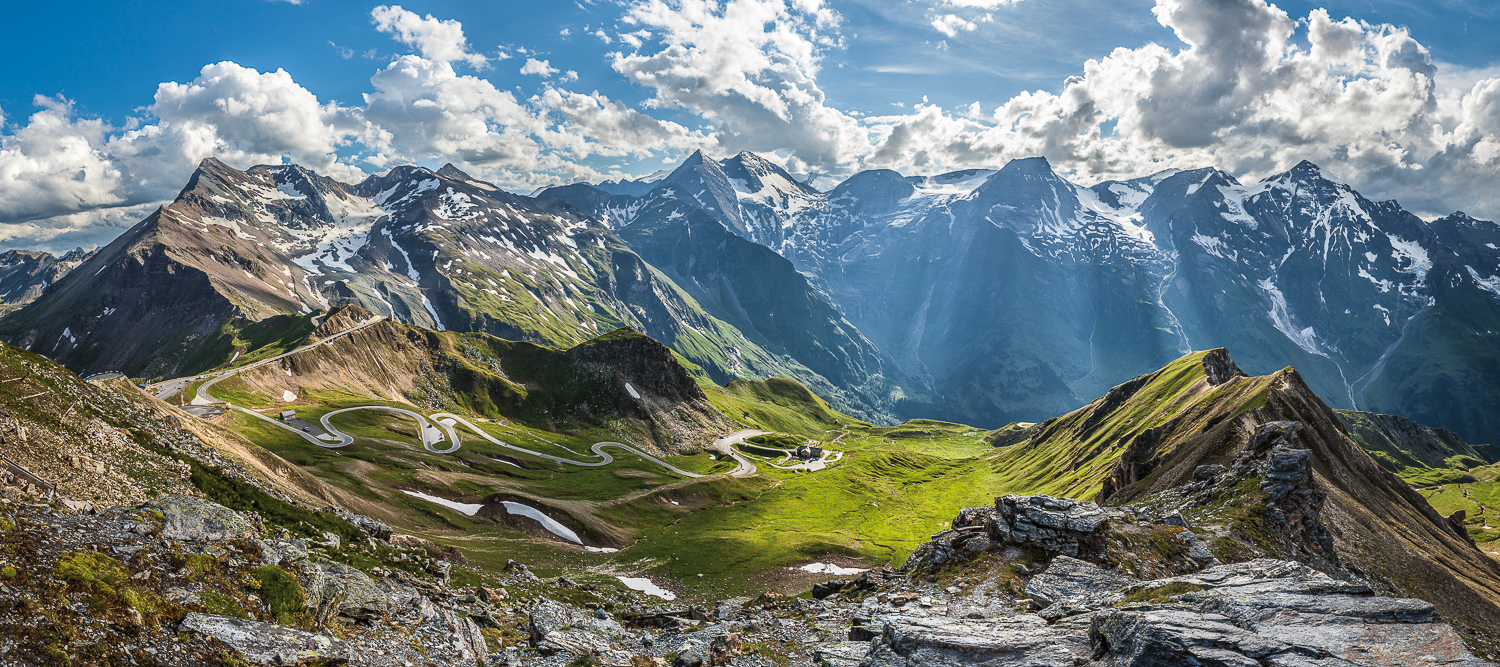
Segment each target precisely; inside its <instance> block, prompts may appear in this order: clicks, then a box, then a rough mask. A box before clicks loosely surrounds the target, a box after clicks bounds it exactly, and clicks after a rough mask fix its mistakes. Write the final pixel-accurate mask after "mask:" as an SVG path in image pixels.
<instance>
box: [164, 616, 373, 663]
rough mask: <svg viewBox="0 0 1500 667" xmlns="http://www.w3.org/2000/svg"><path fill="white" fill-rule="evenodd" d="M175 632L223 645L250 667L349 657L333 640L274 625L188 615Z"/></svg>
mask: <svg viewBox="0 0 1500 667" xmlns="http://www.w3.org/2000/svg"><path fill="white" fill-rule="evenodd" d="M178 630H179V631H181V632H193V633H197V634H200V635H203V636H205V637H212V638H214V639H217V640H219V641H221V642H224V643H225V644H228V645H229V647H230V648H232V649H234V650H235V651H238V652H239V654H240V655H241V656H242V657H244V658H245V659H246V660H248V661H250V662H251V663H253V664H264V665H291V664H297V663H298V661H300V660H302V659H304V658H342V659H348V658H349V657H350V656H349V655H348V650H347V649H346V647H345V646H344V644H343V642H340V641H339V640H337V639H334V638H332V637H329V636H327V635H321V634H315V633H311V632H303V631H301V630H294V629H292V628H288V627H284V626H280V625H276V624H274V623H260V622H258V621H247V620H242V619H238V618H230V617H228V616H214V615H212V614H200V613H197V612H192V613H189V614H188V615H187V616H185V617H184V618H183V619H182V623H181V624H179V625H178Z"/></svg>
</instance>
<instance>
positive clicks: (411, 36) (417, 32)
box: [370, 5, 489, 67]
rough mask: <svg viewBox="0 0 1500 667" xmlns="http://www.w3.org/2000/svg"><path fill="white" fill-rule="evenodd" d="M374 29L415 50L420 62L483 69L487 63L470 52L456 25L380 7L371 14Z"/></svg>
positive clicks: (456, 23)
mask: <svg viewBox="0 0 1500 667" xmlns="http://www.w3.org/2000/svg"><path fill="white" fill-rule="evenodd" d="M370 18H371V20H373V21H374V22H375V29H376V30H379V31H380V32H388V33H391V34H393V35H395V37H396V40H397V41H399V42H401V43H402V44H405V45H407V46H411V47H415V48H416V49H417V51H419V52H420V53H421V54H422V57H423V58H426V59H428V60H435V61H438V62H445V63H451V62H466V63H468V64H470V65H473V66H475V67H483V66H484V65H485V64H487V63H488V62H489V60H488V59H487V58H485V57H484V56H482V55H480V54H478V53H474V52H473V51H471V50H470V49H469V42H468V40H467V39H465V38H464V29H463V25H462V24H460V23H459V22H458V21H453V20H446V21H445V20H440V19H436V18H433V16H432V15H431V14H428V15H427V16H425V17H422V16H418V15H417V14H416V12H413V11H410V10H407V9H403V8H402V7H401V5H381V6H379V7H376V8H375V9H374V11H372V12H370Z"/></svg>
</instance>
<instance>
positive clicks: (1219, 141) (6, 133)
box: [0, 0, 1500, 249]
mask: <svg viewBox="0 0 1500 667" xmlns="http://www.w3.org/2000/svg"><path fill="white" fill-rule="evenodd" d="M1009 4H1013V3H1012V2H1007V1H1000V0H938V2H935V3H934V4H933V13H932V14H930V15H929V20H930V21H931V22H932V25H930V26H926V27H925V28H923V29H932V30H936V31H940V32H941V33H943V34H944V35H946V36H948V37H950V38H951V37H954V36H958V38H963V36H964V35H968V34H970V33H973V34H976V35H977V34H979V33H981V32H982V28H983V24H984V23H986V21H987V19H988V17H989V14H988V13H986V12H991V11H995V10H998V9H1002V8H1003V7H1005V6H1007V5H1009ZM1153 13H1154V16H1155V18H1156V20H1157V21H1159V22H1160V23H1161V24H1162V25H1163V26H1165V27H1167V28H1169V29H1171V30H1172V31H1173V33H1174V34H1175V35H1176V36H1177V38H1178V39H1179V40H1180V41H1181V44H1180V45H1175V46H1163V45H1159V44H1147V45H1145V46H1143V47H1140V48H1134V49H1127V48H1119V49H1115V50H1114V51H1112V52H1110V53H1108V54H1101V56H1100V57H1098V58H1096V59H1091V60H1088V61H1087V62H1085V63H1083V64H1082V67H1081V73H1080V74H1079V75H1077V76H1074V77H1071V78H1069V79H1067V80H1066V81H1063V82H1061V83H1060V85H1059V86H1058V87H1057V88H1056V89H1055V90H1054V91H1044V90H1043V91H1032V92H1026V93H1022V94H1020V95H1017V96H1015V97H1014V98H1012V99H1010V100H1009V101H1007V102H1005V103H1003V104H1001V105H999V106H997V107H995V108H993V109H985V108H981V107H980V105H978V104H977V103H975V104H972V105H965V106H962V107H959V108H955V109H945V108H942V107H940V106H937V105H933V104H927V103H921V104H917V105H914V106H913V107H911V108H909V109H907V108H902V109H901V113H899V114H893V115H874V116H865V115H862V114H859V113H856V112H852V111H845V110H842V109H840V108H838V107H837V106H836V105H835V104H834V103H833V102H831V101H830V100H829V99H828V96H827V94H826V93H825V92H824V90H823V88H822V87H821V86H820V85H819V82H818V78H819V74H820V72H821V69H822V63H823V59H824V57H825V56H826V55H827V54H828V53H830V52H833V51H835V50H837V49H841V48H842V47H843V46H844V44H845V40H846V39H851V38H853V37H846V36H845V35H844V34H843V33H842V32H841V24H842V19H841V17H840V16H839V14H838V13H837V12H835V11H834V10H833V9H832V8H831V7H830V6H828V5H827V4H826V3H824V2H823V0H729V1H728V2H722V3H721V2H716V1H712V0H636V1H634V2H630V3H628V4H627V6H626V7H625V8H624V10H623V13H622V14H621V16H620V18H619V20H618V21H617V22H616V24H615V25H614V26H610V27H605V28H601V29H600V30H599V31H598V32H597V33H596V37H598V38H599V39H600V41H602V42H603V43H605V44H610V45H612V46H616V47H618V48H619V49H620V50H618V51H614V52H611V53H609V54H607V55H606V56H605V60H606V63H605V64H607V66H608V67H609V68H611V69H612V71H613V72H614V73H615V74H617V75H618V76H620V77H622V78H623V79H624V80H625V81H628V82H630V83H631V84H632V85H634V86H637V87H638V88H639V89H640V90H642V91H644V92H646V93H647V95H648V98H647V100H646V101H645V103H644V104H641V105H639V106H632V105H628V104H625V103H623V102H621V101H619V100H614V99H610V98H609V97H608V96H606V95H603V94H601V93H599V92H597V91H593V92H581V91H577V90H571V89H569V88H568V84H569V83H570V82H571V81H573V80H576V77H577V75H576V74H575V73H572V72H560V71H559V68H557V67H554V66H552V65H551V63H550V62H549V61H548V60H546V59H543V58H541V57H528V58H527V59H526V62H525V64H524V65H521V66H520V68H519V71H518V73H520V74H522V75H524V76H526V77H541V78H540V79H537V78H531V81H532V82H533V85H537V86H538V91H537V92H536V93H534V94H532V95H531V96H530V97H525V98H522V97H519V96H518V95H517V94H516V92H515V91H514V89H509V90H507V89H502V88H500V87H497V85H496V84H495V83H493V82H492V81H491V80H490V79H489V78H485V77H484V76H481V74H485V73H492V74H495V76H496V78H497V79H498V78H499V76H498V73H497V70H495V69H493V67H492V66H493V64H494V63H496V62H498V61H499V60H502V59H504V58H505V57H508V56H507V55H506V54H504V53H502V52H496V53H492V54H486V53H481V52H479V51H478V50H476V49H475V48H474V47H473V46H472V45H471V44H470V43H469V42H468V40H467V39H466V37H465V35H464V32H463V26H462V25H461V24H460V23H459V22H457V21H454V20H445V19H439V18H435V17H433V16H430V15H429V16H418V15H417V14H415V13H413V12H411V11H408V10H406V9H403V8H401V7H400V6H396V5H391V6H380V7H376V8H375V9H374V10H373V11H372V12H371V15H370V17H371V23H372V25H373V27H374V29H375V30H376V31H378V32H381V33H386V34H389V35H390V36H391V37H392V38H393V39H394V40H395V41H397V42H398V43H400V44H403V45H405V46H407V47H408V48H410V49H412V50H413V51H414V53H411V54H408V55H403V56H399V57H397V58H394V59H393V60H392V61H391V62H389V63H388V64H386V65H384V66H383V67H381V68H380V69H378V70H377V71H376V72H375V73H374V74H373V76H372V77H371V79H370V92H369V93H366V94H365V95H364V97H363V100H362V104H358V105H338V104H334V103H324V102H321V101H319V100H318V98H317V97H316V96H315V95H314V94H313V93H311V92H310V91H308V90H307V89H305V88H303V87H302V86H301V85H299V84H298V83H297V82H296V81H295V80H294V79H293V78H292V76H291V75H290V74H288V73H287V72H285V71H282V70H277V71H275V72H259V71H256V70H254V69H251V68H246V67H242V66H240V65H238V64H235V63H232V62H223V63H215V64H210V65H207V66H205V67H204V68H203V69H202V70H201V71H200V72H199V75H198V77H197V78H195V79H194V80H192V81H190V82H187V83H176V82H168V83H163V84H161V85H159V86H158V88H157V91H156V95H155V97H154V99H153V103H152V104H151V105H150V106H148V107H146V108H145V109H143V110H142V114H141V115H140V116H139V117H135V118H131V119H128V120H127V121H126V122H125V123H124V124H123V125H121V126H118V127H116V126H112V125H110V124H109V123H107V122H105V121H101V120H98V119H90V118H82V117H79V116H78V115H77V114H76V113H75V112H74V110H73V106H72V104H71V102H70V101H68V100H66V99H62V98H57V97H45V96H38V97H37V98H36V99H35V100H34V105H35V110H34V111H33V112H32V113H31V115H30V116H26V117H24V118H22V117H16V116H15V115H14V114H11V115H6V114H5V113H4V112H0V123H7V124H4V125H0V246H7V245H15V246H22V247H27V246H30V247H44V248H51V249H61V248H63V247H71V245H66V244H80V245H91V243H89V241H90V240H93V242H96V243H101V242H104V241H107V240H108V239H109V238H112V237H113V236H114V235H115V234H117V233H118V232H119V231H120V229H121V228H122V227H121V226H122V225H128V224H129V223H130V222H133V220H131V216H136V217H137V219H138V217H139V216H140V215H141V211H142V210H147V211H149V208H150V206H151V205H153V204H154V203H156V202H161V201H164V200H168V199H170V198H171V197H172V196H173V195H174V194H175V193H176V190H177V188H179V187H181V185H182V183H183V182H184V181H185V180H186V178H187V176H188V174H189V173H191V170H192V168H193V167H194V166H195V165H196V164H197V162H198V161H199V160H200V159H201V158H203V157H206V156H209V155H216V156H218V157H220V158H221V159H223V160H225V161H226V162H229V163H230V164H234V165H236V166H242V167H248V166H250V165H252V164H257V163H278V162H282V161H284V160H289V161H295V162H298V163H301V164H305V165H307V166H309V167H311V168H313V169H315V170H318V171H320V172H322V173H327V174H329V175H332V176H334V177H336V178H341V179H346V180H357V179H359V178H362V177H363V176H364V175H365V174H367V173H369V172H373V171H376V170H383V169H386V168H388V167H390V166H393V165H396V164H400V163H407V162H427V163H438V164H440V163H442V162H453V163H455V164H457V165H459V166H460V167H463V168H464V169H466V170H467V171H470V172H471V173H474V174H476V175H478V176H480V177H482V178H487V179H491V180H494V181H496V182H498V183H500V184H502V185H505V186H508V187H512V188H516V189H519V190H523V191H524V190H528V189H530V188H533V187H536V186H538V185H542V184H546V183H555V182H566V181H572V180H579V179H599V178H604V177H618V176H619V175H620V173H619V172H618V171H613V170H612V171H611V172H610V173H608V174H603V173H600V171H599V170H597V169H595V168H594V167H591V166H588V164H586V162H588V161H590V158H600V157H603V158H610V159H614V158H628V159H635V160H644V159H647V158H657V159H658V161H659V160H660V159H675V158H676V157H678V156H680V155H681V154H683V153H686V152H690V151H691V150H695V149H703V150H706V151H709V152H710V153H716V154H729V153H733V152H737V151H740V150H752V151H757V152H760V153H763V154H769V155H770V156H771V157H772V158H773V159H777V160H780V161H782V162H784V163H785V165H786V166H787V167H788V168H789V169H791V170H792V171H794V172H803V173H815V174H822V175H827V176H832V177H841V176H846V175H849V174H852V173H854V172H856V171H858V170H861V169H868V168H890V169H897V170H900V171H904V172H907V173H933V172H939V171H946V170H952V169H962V168H970V167H998V166H1000V165H1002V164H1004V163H1005V162H1006V161H1008V160H1011V159H1014V158H1019V157H1027V156H1032V155H1044V156H1046V157H1048V158H1049V159H1050V160H1051V161H1052V163H1053V164H1054V165H1055V166H1056V167H1057V168H1059V169H1060V170H1062V171H1064V172H1066V173H1068V174H1070V175H1071V176H1072V177H1073V178H1075V179H1076V180H1079V181H1082V182H1092V181H1096V180H1101V179H1106V178H1126V177H1133V176H1138V175H1142V174H1147V173H1152V172H1155V171H1158V170H1160V169H1163V168H1167V167H1179V168H1192V167H1199V166H1205V165H1213V166H1217V167H1219V168H1222V169H1224V170H1226V171H1229V172H1231V173H1234V174H1237V175H1239V176H1241V177H1242V178H1245V179H1255V178H1259V177H1261V176H1264V175H1267V174H1269V173H1273V172H1275V171H1279V170H1282V169H1285V168H1288V167H1290V166H1291V165H1293V164H1295V163H1296V162H1297V161H1300V160H1303V159H1310V160H1313V161H1314V162H1317V163H1319V164H1321V165H1323V166H1324V167H1325V168H1327V169H1328V170H1329V171H1330V172H1332V173H1334V174H1337V175H1339V176H1340V177H1342V178H1343V179H1345V180H1347V181H1349V182H1350V183H1352V184H1354V185H1355V186H1356V187H1358V188H1360V189H1361V190H1363V191H1364V192H1365V193H1366V194H1367V195H1369V196H1372V197H1375V198H1381V199H1385V198H1395V199H1399V200H1400V201H1401V202H1402V203H1403V204H1404V205H1406V206H1407V207H1408V208H1411V209H1413V210H1415V211H1418V212H1421V213H1424V214H1441V213H1446V212H1449V211H1451V210H1453V209H1457V208H1463V209H1465V210H1468V211H1469V212H1470V213H1474V214H1476V215H1480V216H1483V217H1490V218H1494V217H1500V189H1497V188H1495V187H1494V186H1493V181H1494V177H1495V174H1496V173H1497V171H1500V170H1497V167H1500V78H1495V77H1494V76H1492V75H1491V76H1485V73H1483V72H1478V73H1476V72H1466V71H1462V70H1458V69H1457V68H1454V67H1451V66H1444V65H1442V64H1440V63H1437V62H1434V60H1433V59H1432V57H1431V55H1430V53H1429V51H1428V50H1427V48H1425V47H1424V46H1423V45H1421V44H1419V43H1418V42H1416V41H1415V40H1413V39H1412V37H1411V36H1410V35H1409V34H1408V33H1407V32H1406V31H1405V30H1404V29H1401V28H1397V27H1393V26H1390V25H1382V24H1373V23H1368V22H1363V21H1358V20H1355V19H1350V18H1340V19H1335V18H1334V17H1332V16H1331V15H1329V13H1328V12H1327V11H1326V10H1322V9H1318V10H1314V11H1312V12H1311V13H1309V14H1308V15H1307V16H1299V17H1293V16H1290V15H1288V14H1287V13H1286V12H1285V11H1283V10H1281V9H1279V8H1277V7H1276V6H1274V5H1270V4H1267V3H1266V2H1265V1H1264V0H1158V1H1157V3H1156V7H1155V8H1154V10H1153ZM914 29H916V28H914ZM976 29H977V31H976ZM511 72H512V73H511V74H507V75H506V76H510V77H514V76H515V73H516V70H512V71H511ZM538 81H541V83H539V84H538V83H537V82H538ZM663 118H672V119H673V120H663ZM679 121H680V122H679ZM593 162H594V163H597V162H598V160H597V159H595V160H593Z"/></svg>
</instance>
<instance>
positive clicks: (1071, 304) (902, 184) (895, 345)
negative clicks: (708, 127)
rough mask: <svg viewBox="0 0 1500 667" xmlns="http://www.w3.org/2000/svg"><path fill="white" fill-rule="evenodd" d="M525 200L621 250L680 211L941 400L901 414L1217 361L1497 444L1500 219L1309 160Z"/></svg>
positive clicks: (701, 181)
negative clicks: (764, 253)
mask: <svg viewBox="0 0 1500 667" xmlns="http://www.w3.org/2000/svg"><path fill="white" fill-rule="evenodd" d="M616 189H618V188H616ZM540 195H541V196H555V197H558V198H562V199H565V200H567V201H570V202H572V203H574V204H575V205H577V206H579V207H580V208H583V209H584V210H586V211H588V212H590V213H591V214H593V215H594V216H595V217H596V218H598V219H599V220H601V221H603V222H605V223H606V224H608V225H610V226H612V227H613V228H615V229H616V230H617V232H618V233H619V234H621V236H622V237H626V238H628V237H629V236H630V235H631V233H632V230H634V229H638V228H651V227H660V226H663V225H665V224H670V223H671V222H672V221H674V220H675V221H680V220H682V219H683V217H684V215H685V209H687V208H694V209H696V210H698V211H700V212H702V213H703V214H705V215H708V216H711V217H714V218H715V219H717V220H719V221H720V222H721V223H722V224H723V225H724V227H725V229H727V230H730V231H732V232H733V233H735V234H737V235H739V236H741V237H742V238H745V239H746V240H751V241H755V242H758V243H761V244H764V245H766V246H768V247H770V248H772V249H774V250H776V251H777V252H778V253H779V254H781V255H782V256H784V257H786V258H787V259H788V260H789V261H791V262H792V263H793V265H794V266H795V267H796V268H797V270H798V271H800V272H802V273H803V274H804V275H806V276H807V277H808V279H809V281H810V282H811V283H812V284H813V285H814V286H816V287H817V289H818V290H819V292H820V293H821V294H823V295H825V296H826V297H827V299H828V301H829V302H830V303H832V304H833V305H834V306H835V307H836V308H838V310H839V311H840V312H841V313H842V314H843V315H844V316H845V318H847V319H848V321H849V322H851V323H852V324H853V325H854V326H855V327H856V328H857V329H858V330H859V331H860V332H861V333H863V334H864V335H865V336H866V337H868V338H869V340H871V341H872V342H874V343H875V345H876V346H877V347H878V348H879V349H880V350H881V351H882V352H884V353H885V354H887V355H889V357H890V358H891V359H892V360H893V361H895V363H896V367H897V368H898V369H899V370H900V374H899V375H896V374H893V376H894V377H901V376H905V377H910V378H914V379H915V380H916V381H917V382H916V384H917V385H918V386H920V387H922V388H923V389H924V390H926V393H925V394H923V396H935V397H939V398H938V401H937V402H935V403H922V402H918V401H908V402H906V403H902V404H901V410H902V414H903V416H926V417H935V418H940V419H948V420H952V421H960V422H965V423H976V424H983V425H988V426H998V425H1000V424H1004V423H1007V422H1012V421H1033V420H1036V419H1040V418H1044V417H1045V415H1047V414H1054V413H1057V412H1060V411H1064V410H1067V409H1071V408H1073V407H1077V406H1078V405H1081V404H1082V403H1083V402H1085V401H1086V400H1088V397H1089V396H1094V395H1097V394H1099V393H1102V392H1103V391H1105V390H1106V389H1108V388H1109V387H1111V386H1113V385H1115V384H1117V383H1119V382H1121V381H1122V380H1124V379H1126V378H1128V377H1131V376H1133V375H1136V374H1138V373H1142V372H1145V371H1147V370H1149V369H1152V368H1157V367H1159V366H1161V365H1162V364H1164V363H1166V362H1167V361H1169V360H1171V359H1174V358H1176V357H1178V356H1179V355H1181V354H1183V353H1185V352H1186V351H1189V350H1193V349H1204V348H1210V347H1218V346H1225V347H1228V348H1230V349H1231V350H1232V351H1233V352H1234V354H1235V357H1236V359H1238V360H1240V362H1241V363H1242V364H1244V365H1245V367H1246V368H1247V369H1250V370H1251V371H1252V372H1259V373H1266V372H1271V371H1274V370H1276V369H1278V368H1281V367H1284V366H1289V365H1295V366H1296V367H1297V368H1298V369H1299V370H1301V371H1302V373H1303V376H1304V377H1305V378H1307V381H1308V383H1309V385H1310V386H1312V388H1313V389H1314V390H1315V391H1317V392H1318V393H1319V395H1321V396H1325V397H1327V398H1328V399H1329V401H1330V402H1331V403H1332V404H1334V405H1335V406H1337V407H1341V408H1349V409H1361V410H1372V411H1377V412H1385V413H1391V414H1399V415H1404V416H1407V417H1410V418H1412V419H1416V420H1418V421H1421V422H1423V423H1427V424H1432V425H1435V426H1442V427H1446V428H1449V429H1452V430H1455V431H1457V432H1460V433H1463V434H1465V435H1466V436H1468V437H1470V438H1473V439H1476V440H1480V441H1493V440H1495V439H1496V436H1497V435H1500V421H1497V418H1496V417H1495V415H1496V414H1497V408H1500V382H1497V380H1496V377H1497V376H1496V372H1497V371H1500V363H1497V362H1500V359H1497V355H1500V347H1497V346H1496V345H1495V344H1494V336H1496V335H1497V332H1500V301H1497V300H1500V250H1497V246H1496V243H1497V241H1500V225H1496V224H1495V223H1493V222H1488V221H1481V220H1475V219H1473V218H1471V217H1469V216H1467V215H1465V214H1463V213H1454V214H1453V215H1450V216H1448V217H1445V218H1441V219H1438V220H1434V221H1431V222H1428V221H1424V220H1422V219H1420V218H1418V217H1417V216H1416V215H1413V214H1412V213H1410V212H1408V211H1406V210H1405V209H1403V208H1401V206H1400V205H1399V204H1398V203H1397V202H1394V201H1381V202H1376V201H1371V200H1369V199H1366V198H1365V197H1364V196H1362V195H1361V194H1360V193H1358V192H1356V191H1355V190H1354V189H1353V188H1351V187H1350V186H1348V185H1347V184H1344V183H1341V182H1339V181H1338V180H1337V179H1336V178H1334V177H1333V176H1331V175H1329V174H1328V173H1326V172H1324V171H1323V170H1321V169H1319V168H1318V167H1317V166H1315V165H1313V164H1311V163H1308V162H1303V163H1301V164H1299V165H1297V166H1296V167H1294V168H1292V169H1291V170H1289V171H1287V172H1284V173H1281V174H1276V175H1273V176H1271V177H1268V178H1266V179H1264V180H1262V181H1260V182H1259V183H1255V184H1249V185H1246V184H1242V183H1240V182H1239V181H1237V180H1236V179H1235V178H1234V177H1233V176H1231V175H1229V174H1227V173H1224V172H1222V171H1219V170H1216V169H1211V168H1205V169H1198V170H1192V171H1176V170H1170V171H1164V172H1161V173H1157V174H1153V175H1150V176H1146V177H1142V178H1137V179H1131V180H1127V181H1107V182H1103V183H1099V184H1096V185H1093V186H1092V187H1083V186H1080V185H1077V184H1074V183H1071V182H1069V181H1068V180H1066V179H1065V178H1063V177H1061V176H1060V175H1058V174H1057V173H1056V172H1054V171H1053V170H1052V168H1051V167H1050V165H1049V164H1048V163H1047V161H1046V160H1045V159H1042V158H1030V159H1023V160H1016V161H1013V162H1011V163H1009V164H1007V165H1005V166H1004V167H1003V168H1002V169H1000V170H998V171H987V170H969V171H961V172H954V173H949V174H943V175H939V176H933V177H903V176H902V175H900V174H897V173H895V172H891V171H881V170H876V171H866V172H862V173H859V174H856V175H855V176H853V177H851V178H849V179H848V180H846V181H844V182H843V183H841V184H839V185H838V186H837V187H835V188H833V189H832V190H830V191H828V192H826V193H820V192H817V191H815V190H813V189H811V188H809V187H807V186H806V185H804V184H801V183H799V182H797V181H796V180H795V179H793V178H791V177H790V175H788V174H787V173H786V172H785V171H782V170H781V169H780V168H778V167H776V165H774V164H773V163H771V162H769V161H767V160H765V159H763V158H761V157H759V156H755V155H753V154H749V153H742V154H740V155H737V156H735V157H732V158H729V159H727V160H723V161H714V160H710V159H706V158H704V157H703V156H702V155H695V156H694V157H693V158H691V159H689V160H688V161H687V162H686V163H684V164H683V165H682V166H681V167H679V168H678V169H677V170H676V171H674V172H673V173H672V174H670V175H668V176H667V177H665V178H663V179H661V180H659V181H657V182H655V184H654V187H653V189H652V190H651V191H650V192H649V193H647V194H646V195H644V196H633V195H629V194H611V193H609V192H606V191H604V190H599V189H597V188H592V187H590V186H587V185H576V184H575V185H572V186H566V187H561V188H553V189H550V190H546V191H543V192H541V193H540ZM678 224H681V223H680V222H679V223H678Z"/></svg>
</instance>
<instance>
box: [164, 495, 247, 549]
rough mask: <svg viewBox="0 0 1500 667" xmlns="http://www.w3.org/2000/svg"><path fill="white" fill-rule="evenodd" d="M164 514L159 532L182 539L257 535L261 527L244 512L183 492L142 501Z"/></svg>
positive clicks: (209, 539) (216, 539)
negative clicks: (164, 523)
mask: <svg viewBox="0 0 1500 667" xmlns="http://www.w3.org/2000/svg"><path fill="white" fill-rule="evenodd" d="M146 509H148V510H155V511H158V512H161V513H162V514H163V515H165V517H166V525H164V526H163V527H162V536H163V537H166V538H168V539H173V540H183V541H186V542H209V541H211V542H223V541H227V540H233V539H242V538H251V537H255V536H258V535H260V533H261V531H262V528H261V527H259V526H257V525H255V524H254V523H252V522H251V521H250V520H249V519H247V518H245V516H244V515H242V514H240V513H238V512H235V511H234V510H231V509H229V508H227V507H224V506H223V505H220V504H218V503H213V502H209V501H207V500H203V499H202V498H194V497H192V496H186V495H170V496H162V497H160V498H157V499H155V500H153V501H151V502H150V503H147V504H146Z"/></svg>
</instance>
